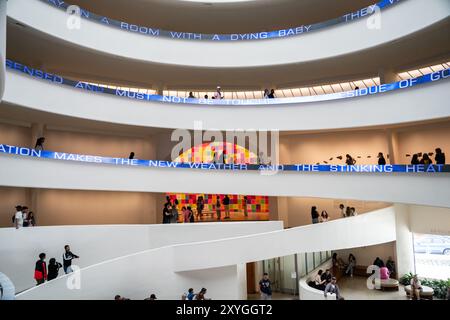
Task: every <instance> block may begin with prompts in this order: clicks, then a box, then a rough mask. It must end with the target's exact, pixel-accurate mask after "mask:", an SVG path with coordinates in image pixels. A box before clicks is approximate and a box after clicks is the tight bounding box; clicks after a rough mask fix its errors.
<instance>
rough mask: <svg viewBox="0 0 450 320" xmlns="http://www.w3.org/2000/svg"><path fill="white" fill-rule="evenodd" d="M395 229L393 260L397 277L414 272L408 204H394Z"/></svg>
mask: <svg viewBox="0 0 450 320" xmlns="http://www.w3.org/2000/svg"><path fill="white" fill-rule="evenodd" d="M394 208H395V230H396V234H397V241H396V243H395V261H396V268H397V270H396V271H397V277H398V278H399V279H400V278H401V277H402V276H403V275H404V274H406V273H409V272H413V273H415V264H414V245H413V234H412V232H411V228H410V221H409V220H410V219H409V215H410V214H409V206H408V205H404V204H395V205H394Z"/></svg>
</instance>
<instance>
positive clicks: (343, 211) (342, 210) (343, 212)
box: [339, 203, 347, 218]
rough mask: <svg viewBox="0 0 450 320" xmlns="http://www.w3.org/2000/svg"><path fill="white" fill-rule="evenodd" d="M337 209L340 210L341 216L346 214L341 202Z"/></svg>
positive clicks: (343, 216)
mask: <svg viewBox="0 0 450 320" xmlns="http://www.w3.org/2000/svg"><path fill="white" fill-rule="evenodd" d="M339 210H341V217H342V218H345V217H346V216H347V215H346V214H345V206H344V205H343V204H342V203H341V204H340V205H339Z"/></svg>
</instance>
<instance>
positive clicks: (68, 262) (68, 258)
mask: <svg viewBox="0 0 450 320" xmlns="http://www.w3.org/2000/svg"><path fill="white" fill-rule="evenodd" d="M64 250H65V252H64V254H63V267H64V272H65V273H71V272H73V270H72V260H73V259H78V258H79V256H77V255H76V254H73V253H72V252H71V251H70V247H69V245H68V244H66V245H65V246H64Z"/></svg>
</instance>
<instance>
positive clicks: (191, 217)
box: [187, 207, 195, 223]
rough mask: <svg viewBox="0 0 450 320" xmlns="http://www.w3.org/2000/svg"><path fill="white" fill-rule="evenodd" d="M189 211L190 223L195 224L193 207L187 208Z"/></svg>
mask: <svg viewBox="0 0 450 320" xmlns="http://www.w3.org/2000/svg"><path fill="white" fill-rule="evenodd" d="M187 210H188V211H189V222H190V223H194V222H195V218H194V211H192V208H191V207H187Z"/></svg>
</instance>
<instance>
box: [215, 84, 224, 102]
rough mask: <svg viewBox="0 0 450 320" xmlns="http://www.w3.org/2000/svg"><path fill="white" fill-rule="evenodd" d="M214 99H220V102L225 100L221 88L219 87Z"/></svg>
mask: <svg viewBox="0 0 450 320" xmlns="http://www.w3.org/2000/svg"><path fill="white" fill-rule="evenodd" d="M213 98H214V99H219V100H220V99H223V93H222V91H221V89H220V87H219V86H218V87H217V90H216V92H214V96H213Z"/></svg>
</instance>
